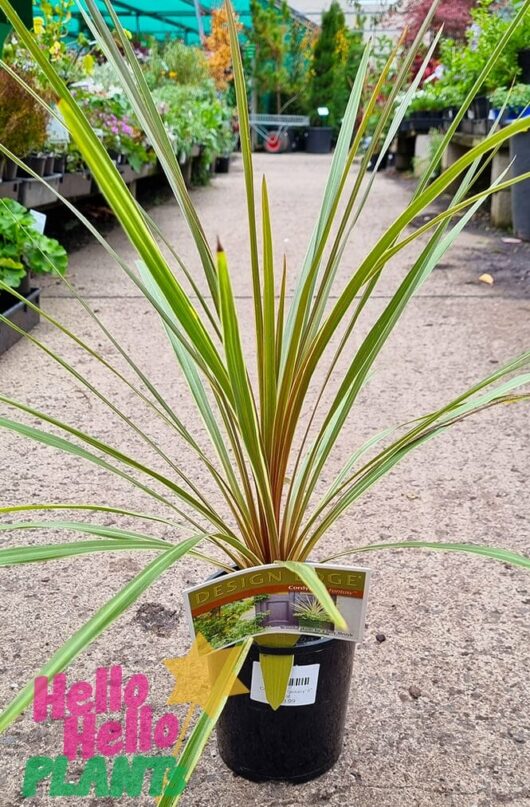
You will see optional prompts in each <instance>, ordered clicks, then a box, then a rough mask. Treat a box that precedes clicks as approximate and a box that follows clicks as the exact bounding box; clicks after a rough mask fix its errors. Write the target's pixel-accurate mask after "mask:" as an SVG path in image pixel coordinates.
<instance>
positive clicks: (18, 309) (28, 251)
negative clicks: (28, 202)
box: [0, 199, 68, 353]
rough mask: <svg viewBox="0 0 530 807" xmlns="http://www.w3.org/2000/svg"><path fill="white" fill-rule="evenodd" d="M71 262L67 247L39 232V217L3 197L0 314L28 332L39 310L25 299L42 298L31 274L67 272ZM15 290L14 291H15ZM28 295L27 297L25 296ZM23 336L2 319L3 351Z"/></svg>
mask: <svg viewBox="0 0 530 807" xmlns="http://www.w3.org/2000/svg"><path fill="white" fill-rule="evenodd" d="M67 265H68V256H67V254H66V251H65V250H64V248H63V247H62V246H61V245H60V244H59V242H58V241H56V240H55V239H53V238H47V237H46V236H45V235H42V234H41V233H39V232H38V230H37V229H36V226H35V219H34V218H33V216H32V215H31V213H30V212H29V211H28V210H26V208H25V207H23V206H22V205H20V204H18V202H16V201H14V200H13V199H0V314H1V315H2V317H5V319H6V320H9V321H10V322H13V323H15V324H16V325H17V326H18V327H19V328H20V329H22V330H24V331H28V330H30V329H31V328H32V327H34V326H35V325H36V324H37V322H38V320H39V317H38V313H37V312H36V311H35V309H34V308H28V306H27V305H26V304H25V300H29V301H30V302H32V303H37V304H38V301H39V289H33V288H32V284H31V276H32V275H39V274H46V273H50V272H57V273H59V274H61V275H63V274H64V273H65V272H66V268H67ZM13 291H14V292H15V294H13V293H12V292H13ZM21 297H22V298H25V299H21ZM20 336H21V334H20V332H17V331H15V330H14V329H13V328H11V327H10V326H9V324H8V323H7V322H5V321H4V320H2V322H0V353H3V352H4V351H5V350H7V349H8V348H9V347H11V345H12V344H14V342H16V341H17V339H19V338H20Z"/></svg>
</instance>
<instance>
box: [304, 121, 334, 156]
mask: <svg viewBox="0 0 530 807" xmlns="http://www.w3.org/2000/svg"><path fill="white" fill-rule="evenodd" d="M332 137H333V129H332V128H331V126H310V127H309V134H308V135H307V141H306V151H308V152H309V153H310V154H329V152H330V151H331V141H332Z"/></svg>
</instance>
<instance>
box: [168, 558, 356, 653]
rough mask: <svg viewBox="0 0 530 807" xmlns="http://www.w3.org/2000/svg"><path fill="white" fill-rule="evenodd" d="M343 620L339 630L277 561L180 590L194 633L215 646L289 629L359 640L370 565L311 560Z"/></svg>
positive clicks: (290, 631) (307, 590) (296, 632)
mask: <svg viewBox="0 0 530 807" xmlns="http://www.w3.org/2000/svg"><path fill="white" fill-rule="evenodd" d="M311 565H312V567H313V568H314V570H315V571H316V573H317V575H318V577H319V578H320V580H321V581H322V582H323V583H324V585H325V586H326V588H327V590H328V593H329V595H330V596H331V598H332V600H333V601H334V603H335V605H336V607H337V609H338V610H339V611H340V613H341V615H342V616H343V617H344V620H345V622H346V624H347V629H346V630H342V629H339V628H338V627H337V626H336V625H335V624H334V622H333V621H331V619H330V617H329V615H328V613H327V612H326V611H325V610H324V608H323V607H322V605H321V604H320V602H319V601H318V600H317V598H316V597H315V596H314V594H312V592H311V591H310V589H309V588H308V587H307V586H306V585H305V584H304V583H303V581H302V580H301V579H300V578H299V577H298V575H297V574H296V573H295V572H294V571H291V570H289V569H287V568H285V567H283V566H280V565H279V564H270V565H265V566H256V567H254V568H251V569H243V570H242V571H238V572H233V573H232V574H226V575H221V576H219V577H215V578H213V579H210V580H209V581H208V582H206V583H202V584H201V585H199V586H194V587H193V588H189V589H186V590H185V591H184V608H185V611H186V614H187V618H188V622H189V625H190V629H191V633H192V636H194V637H195V636H197V635H198V634H202V636H204V638H205V639H206V640H207V641H208V643H209V645H210V646H211V647H212V648H213V649H214V650H220V649H221V648H223V647H228V646H229V645H231V644H235V643H236V642H240V641H242V640H243V639H246V638H248V637H250V636H257V637H259V636H265V635H267V634H272V633H273V634H279V633H287V634H288V633H291V634H306V635H312V636H324V637H327V636H329V637H333V638H334V639H344V640H345V641H349V642H360V641H362V637H363V630H364V622H365V612H366V601H367V595H368V582H369V577H370V571H369V569H366V568H362V567H354V568H353V567H346V566H331V565H328V564H323V563H321V564H318V563H317V564H311Z"/></svg>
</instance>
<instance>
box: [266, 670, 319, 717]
mask: <svg viewBox="0 0 530 807" xmlns="http://www.w3.org/2000/svg"><path fill="white" fill-rule="evenodd" d="M319 671H320V664H304V665H298V664H295V665H294V666H293V668H292V670H291V675H290V677H289V683H288V684H287V691H286V693H285V698H284V699H283V702H282V704H281V705H282V706H310V705H311V704H312V703H314V702H315V701H316V698H317V685H318V673H319ZM250 699H251V700H253V701H259V703H268V700H267V696H266V695H265V684H264V683H263V674H262V672H261V665H260V663H259V661H254V662H253V664H252V681H251V683H250Z"/></svg>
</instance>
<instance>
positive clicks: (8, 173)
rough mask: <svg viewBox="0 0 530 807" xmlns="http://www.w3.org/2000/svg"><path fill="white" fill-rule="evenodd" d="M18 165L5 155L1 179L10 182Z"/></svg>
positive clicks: (14, 177)
mask: <svg viewBox="0 0 530 807" xmlns="http://www.w3.org/2000/svg"><path fill="white" fill-rule="evenodd" d="M17 171H18V165H17V164H16V163H15V162H13V160H10V159H9V157H6V160H5V162H4V170H3V179H4V180H5V181H6V182H12V181H13V180H14V179H16V177H17Z"/></svg>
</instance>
